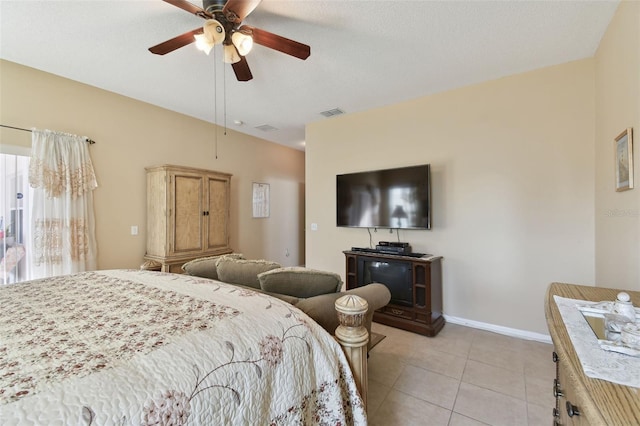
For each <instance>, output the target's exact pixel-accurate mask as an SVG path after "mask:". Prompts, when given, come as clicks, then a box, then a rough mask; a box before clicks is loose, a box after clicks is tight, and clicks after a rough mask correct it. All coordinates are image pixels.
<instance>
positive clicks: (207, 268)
mask: <svg viewBox="0 0 640 426" xmlns="http://www.w3.org/2000/svg"><path fill="white" fill-rule="evenodd" d="M223 257H227V258H230V259H242V258H243V256H242V254H240V253H230V254H222V255H220V256H210V257H200V258H198V259H193V260H191V261H189V262H187V263H185V264H184V265H182V270H183V271H184V272H185V273H186V274H187V275H194V276H196V277H203V278H211V279H212V280H217V279H218V270H217V268H216V262H217V261H218V259H220V258H223Z"/></svg>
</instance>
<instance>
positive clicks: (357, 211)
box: [336, 164, 431, 229]
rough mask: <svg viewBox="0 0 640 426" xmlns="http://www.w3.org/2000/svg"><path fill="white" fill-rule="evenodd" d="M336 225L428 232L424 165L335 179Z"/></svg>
mask: <svg viewBox="0 0 640 426" xmlns="http://www.w3.org/2000/svg"><path fill="white" fill-rule="evenodd" d="M336 216H337V225H338V226H345V227H359V228H398V229H431V176H430V167H429V165H428V164H424V165H419V166H411V167H402V168H396V169H386V170H375V171H367V172H359V173H348V174H342V175H337V176H336Z"/></svg>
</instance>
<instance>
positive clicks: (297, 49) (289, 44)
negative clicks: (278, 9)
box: [239, 25, 311, 60]
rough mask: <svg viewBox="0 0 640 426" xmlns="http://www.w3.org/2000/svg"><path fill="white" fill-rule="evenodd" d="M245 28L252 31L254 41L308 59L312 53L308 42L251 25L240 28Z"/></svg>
mask: <svg viewBox="0 0 640 426" xmlns="http://www.w3.org/2000/svg"><path fill="white" fill-rule="evenodd" d="M243 29H244V30H246V31H249V32H251V35H252V36H253V42H254V43H257V44H260V45H262V46H265V47H268V48H270V49H274V50H277V51H279V52H282V53H286V54H287V55H291V56H295V57H296V58H300V59H302V60H305V59H307V58H308V57H309V55H311V48H310V47H309V46H307V45H306V44H302V43H298V42H297V41H294V40H291V39H288V38H285V37H282V36H279V35H277V34H273V33H270V32H269V31H265V30H261V29H260V28H255V27H251V26H249V25H243V26H241V27H240V28H239V30H240V31H242V30H243Z"/></svg>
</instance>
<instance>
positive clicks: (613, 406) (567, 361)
mask: <svg viewBox="0 0 640 426" xmlns="http://www.w3.org/2000/svg"><path fill="white" fill-rule="evenodd" d="M620 291H626V292H627V293H629V294H630V295H631V301H632V302H633V304H634V305H635V306H640V292H637V291H636V292H634V291H628V290H616V289H609V288H602V287H587V286H579V285H573V284H561V283H553V284H551V285H550V286H549V288H548V289H547V295H546V298H545V315H546V318H547V325H548V327H549V333H550V334H551V339H552V340H553V345H554V353H553V358H554V361H555V362H556V379H555V382H554V384H553V392H554V395H555V396H556V406H555V407H554V409H553V414H554V421H555V423H554V424H556V425H594V426H600V425H602V426H604V425H606V426H614V425H621V426H631V425H640V388H633V387H628V386H623V385H618V384H615V383H611V382H608V381H605V380H600V379H592V378H589V377H587V376H586V375H585V374H584V372H583V370H582V366H581V364H580V360H579V359H578V356H577V354H576V352H575V349H574V347H573V345H572V344H571V339H570V338H569V335H568V333H567V330H566V328H565V326H564V322H563V320H562V316H561V314H560V311H559V310H558V307H557V305H556V303H555V301H554V299H553V296H554V295H558V296H561V297H566V298H569V299H579V300H589V301H594V302H600V301H603V300H611V301H613V300H615V299H616V296H617V294H618V293H619V292H620ZM632 374H634V373H632ZM635 374H640V372H635Z"/></svg>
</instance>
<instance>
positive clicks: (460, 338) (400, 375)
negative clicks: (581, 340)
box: [367, 323, 555, 426]
mask: <svg viewBox="0 0 640 426" xmlns="http://www.w3.org/2000/svg"><path fill="white" fill-rule="evenodd" d="M372 330H373V331H374V332H376V333H380V334H384V335H385V336H387V337H386V338H385V339H384V340H383V341H382V342H380V343H379V344H378V345H377V346H376V347H375V348H373V349H372V350H371V351H370V354H369V396H368V408H367V411H368V417H369V424H371V425H380V426H391V425H402V426H412V425H420V426H423V425H433V426H440V425H443V426H473V425H495V426H498V425H505V426H517V425H523V426H537V425H544V426H548V425H550V424H551V423H552V420H553V419H552V414H551V413H552V409H553V407H554V406H555V399H554V397H553V394H552V387H553V379H554V377H555V364H554V363H553V361H552V351H553V348H552V346H551V345H550V344H546V343H540V342H534V341H529V340H523V339H518V338H513V337H508V336H503V335H501V334H496V333H491V332H488V331H483V330H478V329H474V328H469V327H463V326H460V325H456V324H446V325H445V326H444V328H443V329H442V331H441V332H440V333H438V335H437V336H436V337H425V336H421V335H419V334H415V333H410V332H408V331H404V330H400V329H397V328H393V327H387V326H385V325H382V324H378V323H373V325H372Z"/></svg>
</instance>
